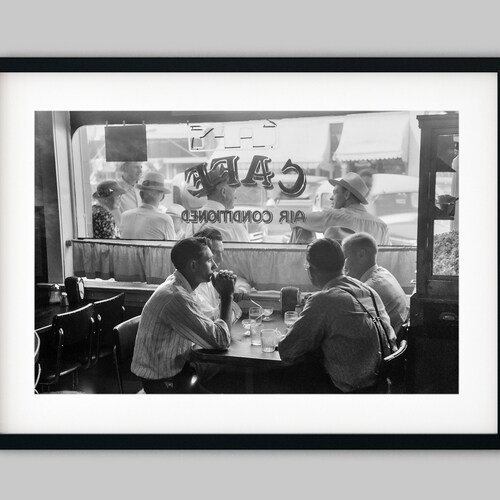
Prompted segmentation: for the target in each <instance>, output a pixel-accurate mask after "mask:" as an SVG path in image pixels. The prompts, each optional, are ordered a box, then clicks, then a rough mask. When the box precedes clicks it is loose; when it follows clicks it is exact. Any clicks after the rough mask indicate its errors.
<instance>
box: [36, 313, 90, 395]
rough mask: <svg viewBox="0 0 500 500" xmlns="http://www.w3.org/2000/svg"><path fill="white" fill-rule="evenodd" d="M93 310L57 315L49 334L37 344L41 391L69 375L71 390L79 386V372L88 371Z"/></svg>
mask: <svg viewBox="0 0 500 500" xmlns="http://www.w3.org/2000/svg"><path fill="white" fill-rule="evenodd" d="M93 316H94V306H93V304H88V305H87V306H85V307H82V308H80V309H77V310H75V311H70V312H67V313H62V314H58V315H57V316H55V317H54V320H53V322H52V330H51V332H50V334H49V336H48V337H47V338H44V339H43V340H42V342H41V344H40V355H39V361H40V367H41V373H40V379H39V382H38V385H39V386H40V387H41V388H46V389H47V390H49V389H50V387H51V386H54V385H55V384H57V383H58V382H59V379H60V378H61V377H63V376H65V375H68V374H72V376H73V380H72V382H73V389H75V388H76V386H77V384H78V378H77V377H78V370H79V369H81V368H84V369H85V368H89V367H90V365H91V363H92V338H93V336H94V326H95V322H94V317H93Z"/></svg>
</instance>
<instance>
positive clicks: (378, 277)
mask: <svg viewBox="0 0 500 500" xmlns="http://www.w3.org/2000/svg"><path fill="white" fill-rule="evenodd" d="M342 249H343V251H344V255H345V259H346V260H345V267H344V270H345V273H346V274H347V275H348V276H351V277H352V278H356V279H358V280H360V281H362V282H363V283H364V284H365V285H368V286H369V287H371V288H373V289H374V290H375V291H376V292H377V293H378V294H379V295H380V298H381V299H382V302H383V303H384V306H385V310H386V311H387V314H388V315H389V318H390V319H391V325H392V328H393V329H394V332H395V333H396V335H398V333H399V330H400V328H401V326H402V325H403V323H405V321H406V319H407V318H408V310H409V308H408V301H407V298H406V294H405V292H404V290H403V289H402V288H401V285H400V284H399V283H398V281H397V280H396V278H395V277H394V276H393V275H392V274H391V273H390V272H389V271H388V270H387V269H385V268H383V267H381V266H379V265H378V264H377V251H378V249H377V242H376V241H375V238H373V236H371V235H370V234H367V233H357V234H353V235H351V236H348V237H347V238H345V239H344V240H343V241H342Z"/></svg>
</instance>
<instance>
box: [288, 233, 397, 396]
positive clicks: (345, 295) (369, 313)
mask: <svg viewBox="0 0 500 500" xmlns="http://www.w3.org/2000/svg"><path fill="white" fill-rule="evenodd" d="M305 264H306V269H307V271H308V274H309V279H310V280H311V283H312V284H313V285H314V286H316V287H317V288H319V289H320V291H319V292H317V293H314V294H312V295H310V296H309V298H308V299H307V301H306V304H305V306H304V309H303V310H302V312H301V313H300V316H299V318H298V319H297V321H296V322H295V323H294V324H293V326H292V327H291V329H290V331H289V333H288V335H287V336H286V337H285V338H284V339H283V340H281V342H280V343H279V347H278V348H279V352H280V357H281V359H282V360H283V361H284V362H285V363H297V362H300V361H304V360H305V358H306V357H307V356H311V355H313V354H314V356H315V359H316V360H317V362H316V363H313V364H312V366H322V368H323V375H324V377H323V380H322V379H321V377H320V376H319V374H317V377H315V378H314V382H315V384H316V386H317V387H316V388H315V387H311V389H313V390H316V391H318V392H371V391H375V388H376V385H377V382H378V370H379V367H380V363H381V361H382V357H385V356H388V355H389V354H390V353H391V352H392V351H395V350H396V336H395V334H394V330H393V329H392V327H391V323H390V320H389V316H388V315H387V312H386V311H385V309H384V304H383V303H382V300H381V299H380V297H379V296H378V295H377V293H376V292H374V291H373V290H371V289H370V288H369V287H367V286H366V285H365V284H363V283H361V282H360V281H358V280H356V279H353V278H350V277H348V276H345V275H344V274H343V267H344V254H343V252H342V247H341V246H340V244H339V243H338V242H336V241H334V240H330V239H328V238H324V239H319V240H317V241H315V242H314V243H311V244H310V245H308V247H307V252H306V263H305ZM377 317H379V318H380V321H379V322H375V321H374V320H373V318H377ZM318 371H320V370H318ZM292 373H293V372H292ZM312 373H314V372H312ZM284 375H285V374H284ZM303 378H304V377H302V379H303ZM297 380H298V382H299V384H300V380H301V377H298V378H297ZM307 382H308V381H307V380H306V383H307ZM310 382H311V379H310V378H309V383H310ZM329 384H330V385H329ZM299 392H300V391H299Z"/></svg>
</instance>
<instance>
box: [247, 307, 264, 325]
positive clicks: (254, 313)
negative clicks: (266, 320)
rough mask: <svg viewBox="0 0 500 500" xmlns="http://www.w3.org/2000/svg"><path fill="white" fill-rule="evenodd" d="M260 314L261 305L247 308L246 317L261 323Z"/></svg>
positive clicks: (261, 312)
mask: <svg viewBox="0 0 500 500" xmlns="http://www.w3.org/2000/svg"><path fill="white" fill-rule="evenodd" d="M262 314H263V311H262V308H261V307H250V308H249V309H248V319H253V320H254V321H255V322H256V323H262Z"/></svg>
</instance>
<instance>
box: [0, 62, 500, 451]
mask: <svg viewBox="0 0 500 500" xmlns="http://www.w3.org/2000/svg"><path fill="white" fill-rule="evenodd" d="M499 70H500V58H496V57H484V58H478V57H474V58H461V57H459V58H448V57H447V58H437V57H436V58H411V57H405V58H321V57H313V58H293V59H292V58H284V57H276V58H253V57H248V58H196V57H193V58H171V57H169V58H61V57H58V58H18V57H15V58H6V57H3V58H0V72H1V73H9V72H13V73H15V72H34V73H37V72H44V73H51V72H98V73H99V72H131V73H135V72H250V73H251V72H280V73H281V72H284V73H288V72H367V73H371V72H389V73H391V72H416V73H418V72H493V73H496V74H497V82H498V73H499ZM497 102H498V91H497ZM497 112H498V109H497ZM497 126H498V123H497ZM497 337H498V332H497ZM499 353H500V350H499ZM497 355H498V353H497ZM497 359H498V357H497ZM499 381H500V380H499V379H498V370H497V393H496V399H497V402H498V396H499V394H498V387H499V384H498V382H499ZM2 404H3V403H2ZM0 418H1V417H0ZM0 424H1V422H0ZM499 424H500V419H498V407H497V432H496V433H492V434H271V435H270V434H78V433H75V434H8V433H1V434H0V448H1V449H113V450H115V449H120V450H122V449H189V450H193V449H218V450H235V449H251V450H254V449H279V450H296V449H304V450H305V449H307V450H312V449H314V450H324V449H349V450H365V449H367V450H378V449H390V450H401V449H412V450H422V449H447V450H450V449H467V450H468V449H499V448H500V436H499V433H498V428H499Z"/></svg>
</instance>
